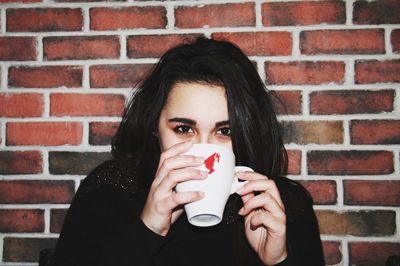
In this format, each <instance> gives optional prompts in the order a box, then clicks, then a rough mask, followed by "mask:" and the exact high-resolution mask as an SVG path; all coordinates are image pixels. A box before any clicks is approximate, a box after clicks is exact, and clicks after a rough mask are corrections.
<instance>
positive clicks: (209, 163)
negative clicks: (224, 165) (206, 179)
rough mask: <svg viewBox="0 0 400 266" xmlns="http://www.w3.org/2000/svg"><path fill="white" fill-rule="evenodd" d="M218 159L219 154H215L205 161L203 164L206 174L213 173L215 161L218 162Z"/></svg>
mask: <svg viewBox="0 0 400 266" xmlns="http://www.w3.org/2000/svg"><path fill="white" fill-rule="evenodd" d="M219 158H220V155H219V153H217V152H215V153H214V154H213V155H211V156H210V157H208V158H207V159H205V161H204V163H205V165H206V168H207V169H208V174H211V173H212V172H214V163H215V161H217V162H219Z"/></svg>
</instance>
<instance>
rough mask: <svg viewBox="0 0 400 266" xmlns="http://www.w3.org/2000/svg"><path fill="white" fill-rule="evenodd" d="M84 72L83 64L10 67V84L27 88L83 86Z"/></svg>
mask: <svg viewBox="0 0 400 266" xmlns="http://www.w3.org/2000/svg"><path fill="white" fill-rule="evenodd" d="M82 73H83V72H82V67H81V66H39V67H29V66H21V67H10V69H9V72H8V84H9V86H10V87H25V88H52V87H67V88H72V87H81V86H82ZM38 77H40V78H38Z"/></svg>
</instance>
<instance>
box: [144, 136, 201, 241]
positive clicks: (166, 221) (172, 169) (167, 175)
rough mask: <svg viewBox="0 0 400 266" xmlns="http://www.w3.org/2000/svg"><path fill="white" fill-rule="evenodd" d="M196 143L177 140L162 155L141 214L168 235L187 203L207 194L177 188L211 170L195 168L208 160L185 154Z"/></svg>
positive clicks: (148, 223) (151, 225)
mask: <svg viewBox="0 0 400 266" xmlns="http://www.w3.org/2000/svg"><path fill="white" fill-rule="evenodd" d="M192 145H193V143H192V142H190V141H189V142H182V143H178V144H175V145H174V146H172V147H170V148H169V149H168V150H166V151H164V152H163V153H162V154H161V156H160V162H159V164H158V169H157V173H156V176H155V178H154V181H153V183H152V185H151V187H150V191H149V194H148V196H147V200H146V203H145V205H144V208H143V211H142V214H141V219H142V221H143V223H144V224H145V225H146V226H147V227H148V228H150V229H151V230H152V231H153V232H155V233H157V234H159V235H163V236H165V235H167V233H168V232H169V229H170V227H171V225H172V224H173V223H174V222H175V221H176V219H177V218H178V217H179V216H180V215H181V214H182V212H183V209H182V206H183V205H184V204H187V203H190V202H193V201H197V200H200V199H202V198H203V197H204V193H203V192H200V191H190V192H175V191H174V188H175V186H176V185H177V184H178V183H180V182H183V181H187V180H196V179H197V180H199V179H205V178H206V177H207V172H204V171H200V170H197V169H194V168H193V167H197V166H201V165H202V164H204V158H202V157H196V156H190V155H181V154H182V153H184V152H186V151H188V150H189V149H190V148H191V147H192Z"/></svg>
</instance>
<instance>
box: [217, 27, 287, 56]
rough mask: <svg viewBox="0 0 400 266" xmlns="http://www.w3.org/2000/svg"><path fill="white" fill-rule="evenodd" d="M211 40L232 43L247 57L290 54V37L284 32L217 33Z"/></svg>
mask: <svg viewBox="0 0 400 266" xmlns="http://www.w3.org/2000/svg"><path fill="white" fill-rule="evenodd" d="M212 38H213V39H217V40H227V41H230V42H233V43H235V44H236V45H237V46H239V47H240V48H241V49H242V51H243V52H245V53H246V54H247V55H248V56H254V55H259V56H271V55H291V54H292V36H291V34H290V32H286V31H271V32H217V33H213V34H212Z"/></svg>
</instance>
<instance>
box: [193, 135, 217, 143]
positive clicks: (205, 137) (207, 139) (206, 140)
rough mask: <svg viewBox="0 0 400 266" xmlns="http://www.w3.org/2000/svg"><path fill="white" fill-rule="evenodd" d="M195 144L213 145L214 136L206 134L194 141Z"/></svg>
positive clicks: (198, 136)
mask: <svg viewBox="0 0 400 266" xmlns="http://www.w3.org/2000/svg"><path fill="white" fill-rule="evenodd" d="M193 143H195V144H211V143H213V138H212V136H210V135H208V134H205V135H197V136H196V137H195V139H194V140H193Z"/></svg>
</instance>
